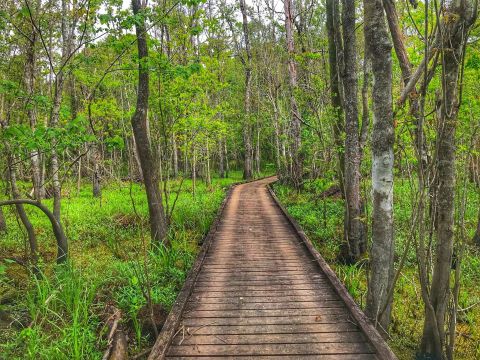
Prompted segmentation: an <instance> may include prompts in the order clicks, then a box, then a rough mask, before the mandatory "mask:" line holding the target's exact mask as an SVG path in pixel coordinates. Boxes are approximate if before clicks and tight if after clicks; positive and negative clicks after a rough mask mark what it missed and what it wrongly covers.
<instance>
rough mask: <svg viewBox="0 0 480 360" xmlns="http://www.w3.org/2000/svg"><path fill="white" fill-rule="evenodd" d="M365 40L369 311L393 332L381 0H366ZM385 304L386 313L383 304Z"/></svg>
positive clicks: (387, 89) (386, 64)
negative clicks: (369, 119)
mask: <svg viewBox="0 0 480 360" xmlns="http://www.w3.org/2000/svg"><path fill="white" fill-rule="evenodd" d="M364 14H365V15H364V21H365V25H364V26H365V41H366V44H365V45H366V49H367V53H368V57H369V60H370V61H371V64H372V73H373V80H374V81H373V91H372V97H373V132H372V188H373V189H372V192H373V215H372V218H373V219H372V220H373V221H372V249H371V251H370V281H369V282H368V295H367V308H366V313H367V315H368V316H369V317H370V318H371V319H373V321H374V324H375V325H380V327H379V330H380V332H381V333H382V332H383V333H384V334H385V332H386V331H388V326H389V324H390V310H391V299H389V298H388V297H389V296H388V293H389V289H390V287H391V286H392V282H393V277H394V267H393V265H394V264H393V262H394V254H395V246H394V236H393V235H394V234H393V165H394V159H393V143H394V127H393V105H392V57H391V49H392V44H391V41H390V38H389V35H388V31H387V25H386V22H385V15H384V11H383V5H382V1H381V0H364ZM384 307H386V309H385V311H383V308H384Z"/></svg>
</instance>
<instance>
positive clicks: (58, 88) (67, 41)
mask: <svg viewBox="0 0 480 360" xmlns="http://www.w3.org/2000/svg"><path fill="white" fill-rule="evenodd" d="M68 13H69V7H68V4H67V0H62V24H61V33H62V57H61V62H60V66H61V68H60V69H59V70H58V72H57V73H56V76H55V83H54V96H53V106H52V111H51V114H50V124H49V125H50V127H52V128H55V127H57V126H58V123H59V120H60V108H61V105H62V97H63V86H64V83H65V74H64V70H65V69H64V66H65V65H66V63H67V61H68V58H69V56H70V49H71V42H72V41H73V33H71V32H70V30H69V26H68V16H69V14H68ZM50 167H51V172H52V174H51V176H52V187H53V215H54V216H55V218H56V219H57V221H58V222H60V211H61V201H62V184H61V183H60V164H59V159H58V153H57V149H56V148H55V147H53V148H52V158H51V160H50Z"/></svg>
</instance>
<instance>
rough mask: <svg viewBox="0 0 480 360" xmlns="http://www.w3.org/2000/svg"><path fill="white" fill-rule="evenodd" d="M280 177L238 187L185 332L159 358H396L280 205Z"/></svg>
mask: <svg viewBox="0 0 480 360" xmlns="http://www.w3.org/2000/svg"><path fill="white" fill-rule="evenodd" d="M273 180H274V179H272V178H269V179H264V180H260V181H256V182H251V183H247V184H243V185H239V186H237V187H235V188H234V189H233V191H232V192H231V194H230V196H229V200H228V202H227V203H226V205H225V207H224V209H223V211H222V214H221V217H220V219H219V221H218V222H217V223H216V226H215V231H214V232H212V234H211V236H210V237H211V238H210V239H208V240H209V243H208V244H207V247H206V248H205V247H204V249H203V251H202V254H201V261H198V260H197V263H196V264H195V265H196V268H195V269H194V274H191V276H190V277H189V279H190V282H189V284H187V285H186V286H187V287H188V288H187V289H185V288H184V290H182V296H181V298H182V299H180V300H182V304H181V306H177V308H176V310H175V309H174V311H176V312H177V314H173V315H172V316H171V318H173V319H174V320H175V322H174V323H175V331H173V330H172V322H171V323H170V325H168V324H167V325H166V326H167V329H165V328H164V329H162V334H161V335H160V337H159V339H160V340H159V341H157V343H156V345H155V347H154V349H153V351H152V354H151V356H150V357H149V359H152V360H153V359H163V358H167V359H198V358H204V359H205V358H215V359H254V358H262V359H278V358H281V359H320V360H321V359H323V360H334V359H335V360H337V359H338V360H353V359H355V360H370V359H395V356H394V355H393V353H392V352H391V351H390V349H389V348H388V346H387V345H386V344H385V343H384V342H383V340H382V339H381V337H380V336H379V335H378V333H377V332H376V330H375V329H374V328H373V326H371V324H370V323H369V322H368V320H367V319H366V318H365V317H364V316H362V314H358V312H359V309H358V307H356V306H354V305H352V303H351V301H352V300H351V298H348V296H349V295H348V293H347V292H346V290H345V289H344V288H341V286H340V288H339V285H338V284H339V281H338V279H333V280H332V279H331V276H332V273H330V272H331V270H330V269H329V268H326V267H325V264H324V263H322V262H321V261H322V260H323V259H321V257H320V258H318V257H319V254H318V253H312V251H313V250H312V249H311V243H306V241H307V242H308V239H307V240H306V239H305V238H304V237H305V235H304V234H303V232H302V233H301V234H300V233H299V232H300V231H301V230H300V229H299V228H296V227H297V225H296V224H295V223H292V219H291V218H290V217H289V216H288V215H287V214H285V213H284V210H283V209H282V208H281V207H280V206H279V205H278V204H277V202H276V200H275V198H274V196H272V194H271V193H270V192H269V190H268V189H267V184H269V183H270V182H272V181H273ZM337 281H338V283H337ZM345 294H347V295H345ZM167 323H168V320H167ZM165 330H168V334H164V331H165Z"/></svg>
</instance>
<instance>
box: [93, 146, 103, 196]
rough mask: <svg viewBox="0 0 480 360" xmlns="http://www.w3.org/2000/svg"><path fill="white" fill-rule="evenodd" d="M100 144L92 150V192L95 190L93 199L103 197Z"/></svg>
mask: <svg viewBox="0 0 480 360" xmlns="http://www.w3.org/2000/svg"><path fill="white" fill-rule="evenodd" d="M98 146H99V144H94V145H93V149H92V167H93V173H92V190H93V197H101V196H102V186H101V183H100V181H101V175H100V159H101V154H100V151H99V149H98Z"/></svg>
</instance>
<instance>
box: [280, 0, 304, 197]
mask: <svg viewBox="0 0 480 360" xmlns="http://www.w3.org/2000/svg"><path fill="white" fill-rule="evenodd" d="M284 11H285V34H286V40H287V52H288V75H289V92H290V111H291V122H290V131H291V141H290V153H291V172H290V176H289V177H290V179H289V180H290V182H291V183H292V185H293V186H294V187H295V188H297V189H298V188H300V186H301V184H302V176H303V160H302V154H301V153H300V147H301V144H302V142H301V136H302V134H301V115H300V113H299V111H298V106H297V100H296V98H295V92H296V89H297V64H296V62H295V43H294V39H293V21H294V20H293V6H292V0H284Z"/></svg>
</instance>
